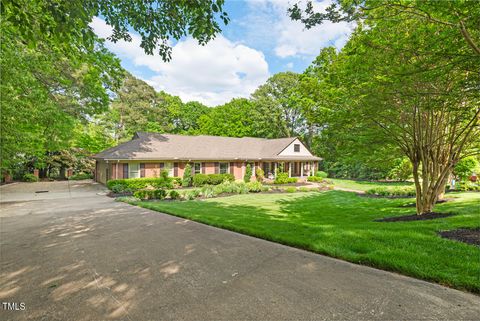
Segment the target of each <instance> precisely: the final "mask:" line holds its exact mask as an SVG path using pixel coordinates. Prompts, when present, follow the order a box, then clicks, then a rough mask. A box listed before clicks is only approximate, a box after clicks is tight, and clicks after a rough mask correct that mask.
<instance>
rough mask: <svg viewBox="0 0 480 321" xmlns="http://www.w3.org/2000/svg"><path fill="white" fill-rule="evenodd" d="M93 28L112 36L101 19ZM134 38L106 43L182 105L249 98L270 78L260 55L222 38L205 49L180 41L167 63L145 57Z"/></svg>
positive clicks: (137, 39) (158, 88)
mask: <svg viewBox="0 0 480 321" xmlns="http://www.w3.org/2000/svg"><path fill="white" fill-rule="evenodd" d="M91 26H92V28H93V29H94V30H95V32H96V33H97V34H98V35H99V36H101V37H103V38H106V37H108V36H110V34H111V28H110V27H109V26H108V25H107V24H106V23H105V21H103V20H102V19H100V18H94V20H93V21H92V23H91ZM131 36H132V41H131V42H125V41H118V42H117V43H112V42H108V41H107V47H108V48H109V49H110V50H112V51H113V52H114V53H116V54H117V55H118V56H119V57H120V58H121V59H122V60H124V59H128V60H130V61H131V62H132V64H134V65H135V66H144V67H147V68H148V69H150V70H151V71H153V72H154V73H155V75H154V76H152V77H150V78H148V79H144V80H145V81H147V82H148V83H149V84H150V85H152V86H154V87H155V88H156V89H157V90H164V91H166V92H168V93H170V94H173V95H178V96H180V97H181V98H182V100H183V101H191V100H197V101H200V102H202V103H204V104H206V105H209V106H214V105H217V104H222V103H225V102H227V101H229V100H230V99H232V98H234V97H248V96H249V95H250V94H251V93H252V92H253V91H254V90H255V89H256V88H257V87H258V86H259V85H261V84H263V83H264V82H265V81H266V80H267V79H268V77H269V73H268V63H267V61H266V60H265V57H264V55H263V53H262V52H261V51H258V50H255V49H252V48H249V47H247V46H245V45H243V44H239V43H233V42H231V41H229V40H228V39H226V38H225V37H223V36H221V35H219V36H217V38H216V39H215V40H213V41H211V42H209V43H208V44H206V45H205V46H201V45H199V44H198V43H197V41H196V40H194V39H192V38H187V39H185V40H182V41H179V42H178V43H177V44H176V45H175V46H173V50H172V60H171V61H170V62H167V63H166V62H163V61H162V59H161V58H160V57H159V56H158V55H153V56H149V55H146V54H145V53H144V51H143V49H142V48H140V37H139V36H138V35H136V34H131ZM131 72H133V71H131ZM133 73H135V72H133Z"/></svg>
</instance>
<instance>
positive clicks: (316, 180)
mask: <svg viewBox="0 0 480 321" xmlns="http://www.w3.org/2000/svg"><path fill="white" fill-rule="evenodd" d="M307 181H309V182H322V181H323V177H318V176H308V177H307Z"/></svg>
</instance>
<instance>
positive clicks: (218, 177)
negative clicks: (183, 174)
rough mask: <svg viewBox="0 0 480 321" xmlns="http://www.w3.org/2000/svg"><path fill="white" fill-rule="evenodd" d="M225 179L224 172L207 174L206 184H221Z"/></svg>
mask: <svg viewBox="0 0 480 321" xmlns="http://www.w3.org/2000/svg"><path fill="white" fill-rule="evenodd" d="M225 179H226V177H225V174H208V175H207V184H208V185H218V184H222V183H223V181H224V180H225Z"/></svg>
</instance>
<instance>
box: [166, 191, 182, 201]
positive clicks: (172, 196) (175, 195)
mask: <svg viewBox="0 0 480 321" xmlns="http://www.w3.org/2000/svg"><path fill="white" fill-rule="evenodd" d="M168 196H170V199H172V200H178V199H179V198H180V193H179V192H177V191H176V190H171V191H170V193H168Z"/></svg>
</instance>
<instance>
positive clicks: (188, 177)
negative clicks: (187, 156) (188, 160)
mask: <svg viewBox="0 0 480 321" xmlns="http://www.w3.org/2000/svg"><path fill="white" fill-rule="evenodd" d="M192 183H193V177H192V166H190V164H187V165H186V166H185V171H184V172H183V180H182V186H183V187H189V186H192Z"/></svg>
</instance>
